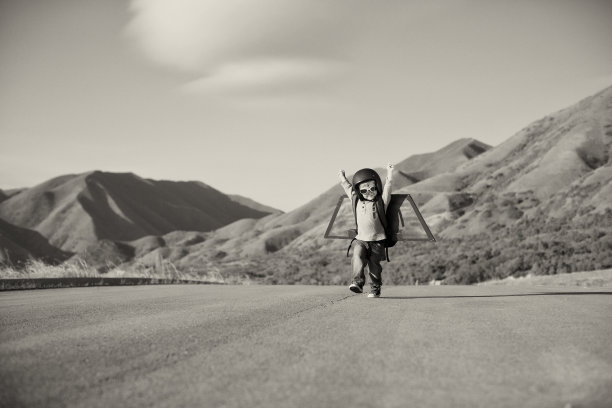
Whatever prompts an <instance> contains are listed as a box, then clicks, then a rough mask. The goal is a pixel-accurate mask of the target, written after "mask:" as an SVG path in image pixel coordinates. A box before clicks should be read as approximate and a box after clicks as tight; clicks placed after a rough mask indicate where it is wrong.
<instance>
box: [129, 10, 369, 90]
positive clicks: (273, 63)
mask: <svg viewBox="0 0 612 408" xmlns="http://www.w3.org/2000/svg"><path fill="white" fill-rule="evenodd" d="M328 3H332V4H328ZM340 3H344V1H343V0H338V3H336V4H334V2H324V1H321V2H312V1H307V0H292V1H286V0H258V1H252V0H207V1H203V0H172V1H168V0H132V2H131V5H130V11H131V13H132V15H133V18H132V19H131V21H130V22H129V24H128V26H127V28H126V32H127V33H128V35H129V36H130V37H131V38H132V39H133V40H134V41H135V42H136V44H138V46H139V48H140V49H141V50H142V51H143V52H144V54H145V55H146V56H147V57H148V58H150V59H151V60H152V61H154V62H156V63H158V64H161V65H163V66H166V67H169V68H171V69H174V70H177V71H181V72H185V73H189V74H190V75H196V76H197V77H198V78H199V79H197V80H195V81H192V82H190V83H188V84H185V85H184V87H183V89H185V90H188V91H191V92H193V91H198V90H210V89H212V88H214V89H217V90H220V89H233V90H236V89H238V88H239V87H246V88H249V89H252V88H253V87H258V86H263V85H266V84H268V85H275V84H277V85H278V84H284V85H287V84H289V83H291V82H296V83H299V82H310V81H315V80H317V79H318V80H325V79H326V78H329V77H330V76H333V73H335V72H337V71H338V68H339V66H340V65H342V63H341V62H340V61H343V60H346V58H347V55H346V51H347V50H349V49H350V44H351V43H352V42H353V41H354V40H355V34H356V32H358V31H359V30H358V28H359V27H358V25H359V24H358V22H353V23H352V24H344V23H343V25H342V27H341V28H339V26H338V21H339V20H338V18H339V17H340V16H341V14H342V10H343V7H345V6H346V4H344V5H341V4H340Z"/></svg>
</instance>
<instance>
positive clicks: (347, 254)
mask: <svg viewBox="0 0 612 408" xmlns="http://www.w3.org/2000/svg"><path fill="white" fill-rule="evenodd" d="M356 239H357V238H353V239H352V240H351V243H350V244H349V247H348V249H347V250H346V257H347V258H348V257H349V252H350V251H351V247H352V246H353V242H355V240H356Z"/></svg>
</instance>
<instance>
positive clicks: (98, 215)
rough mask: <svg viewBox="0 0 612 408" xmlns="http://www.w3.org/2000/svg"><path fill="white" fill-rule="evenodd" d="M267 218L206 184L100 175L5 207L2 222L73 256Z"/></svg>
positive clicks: (70, 178) (22, 195)
mask: <svg viewBox="0 0 612 408" xmlns="http://www.w3.org/2000/svg"><path fill="white" fill-rule="evenodd" d="M265 215H267V213H265V212H262V211H258V210H255V209H253V208H250V207H249V206H245V205H242V204H240V203H237V202H235V201H234V200H232V199H231V198H230V197H228V196H227V195H225V194H223V193H221V192H219V191H217V190H215V189H214V188H212V187H210V186H207V185H206V184H204V183H200V182H174V181H156V180H147V179H142V178H140V177H138V176H136V175H134V174H131V173H126V174H117V173H104V172H100V171H94V172H90V173H85V174H79V175H65V176H61V177H57V178H54V179H52V180H49V181H47V182H44V183H42V184H40V185H38V186H35V187H32V188H29V189H25V190H23V191H21V192H19V193H18V194H15V195H13V196H11V197H9V198H7V199H5V200H4V201H2V202H1V203H0V218H2V219H4V220H6V221H7V222H9V223H11V224H14V225H16V226H19V227H21V228H27V229H29V230H33V231H36V232H38V233H40V234H41V235H42V236H43V237H45V238H46V239H47V240H48V241H49V243H50V244H51V245H53V246H55V247H57V248H59V249H61V250H62V251H66V252H72V253H84V252H89V253H96V252H99V251H100V250H101V249H103V248H105V247H108V246H109V245H110V246H111V247H116V246H117V245H119V244H117V243H122V242H127V241H134V240H138V239H140V238H143V237H146V236H151V235H154V236H159V235H164V234H167V233H169V232H171V231H177V230H195V231H211V230H213V229H216V228H219V227H222V226H224V225H227V224H229V223H232V222H234V221H236V220H238V219H241V218H260V217H262V216H265ZM128 258H129V257H128ZM128 258H122V259H123V260H127V259H128Z"/></svg>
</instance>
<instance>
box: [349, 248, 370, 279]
mask: <svg viewBox="0 0 612 408" xmlns="http://www.w3.org/2000/svg"><path fill="white" fill-rule="evenodd" d="M366 245H367V244H364V243H363V242H361V241H355V243H354V244H353V259H352V262H351V264H352V266H353V282H354V283H356V284H358V285H360V286H363V285H364V284H365V274H364V272H363V270H364V268H365V266H366V265H367V263H368V247H367V246H366Z"/></svg>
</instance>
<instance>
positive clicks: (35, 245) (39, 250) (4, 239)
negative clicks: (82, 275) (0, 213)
mask: <svg viewBox="0 0 612 408" xmlns="http://www.w3.org/2000/svg"><path fill="white" fill-rule="evenodd" d="M69 256H70V254H69V253H66V252H63V251H61V250H59V249H57V248H55V247H54V246H52V245H51V244H49V242H48V241H47V240H46V239H45V238H44V237H43V236H42V235H40V234H39V233H38V232H35V231H32V230H29V229H27V228H20V227H17V226H15V225H12V224H10V223H8V222H6V221H4V220H2V219H0V264H8V265H16V266H19V265H23V264H24V263H25V262H27V261H28V260H29V259H40V260H42V261H44V262H46V263H50V264H56V263H59V262H62V261H64V260H66V259H68V257H69Z"/></svg>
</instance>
